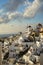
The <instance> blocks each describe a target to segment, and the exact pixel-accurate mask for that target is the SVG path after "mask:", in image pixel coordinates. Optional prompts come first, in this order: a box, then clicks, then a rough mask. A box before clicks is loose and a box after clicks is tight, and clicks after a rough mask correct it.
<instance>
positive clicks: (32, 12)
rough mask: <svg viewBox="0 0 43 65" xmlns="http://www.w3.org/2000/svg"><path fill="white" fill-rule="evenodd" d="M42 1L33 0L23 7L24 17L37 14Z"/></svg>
mask: <svg viewBox="0 0 43 65" xmlns="http://www.w3.org/2000/svg"><path fill="white" fill-rule="evenodd" d="M42 3H43V0H34V1H33V3H32V4H31V6H28V7H27V8H26V9H25V11H24V17H26V18H32V17H34V16H35V15H36V14H37V12H38V10H39V8H40V6H41V5H42Z"/></svg>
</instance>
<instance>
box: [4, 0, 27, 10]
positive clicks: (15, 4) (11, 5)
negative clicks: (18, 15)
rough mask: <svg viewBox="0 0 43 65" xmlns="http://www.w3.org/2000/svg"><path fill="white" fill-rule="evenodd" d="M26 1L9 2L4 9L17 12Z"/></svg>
mask: <svg viewBox="0 0 43 65" xmlns="http://www.w3.org/2000/svg"><path fill="white" fill-rule="evenodd" d="M25 1H26V0H9V1H8V2H7V3H6V4H5V5H4V7H5V8H6V10H7V11H14V10H16V9H17V8H18V7H19V6H20V5H22V4H24V2H25Z"/></svg>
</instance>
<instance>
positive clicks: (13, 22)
mask: <svg viewBox="0 0 43 65" xmlns="http://www.w3.org/2000/svg"><path fill="white" fill-rule="evenodd" d="M38 23H41V24H43V0H0V34H10V33H17V32H20V31H21V32H22V31H25V28H26V26H27V24H28V25H32V26H33V27H35V26H36V25H37V24H38Z"/></svg>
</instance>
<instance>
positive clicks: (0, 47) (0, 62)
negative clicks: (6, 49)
mask: <svg viewBox="0 0 43 65" xmlns="http://www.w3.org/2000/svg"><path fill="white" fill-rule="evenodd" d="M0 65H2V44H1V43H0Z"/></svg>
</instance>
